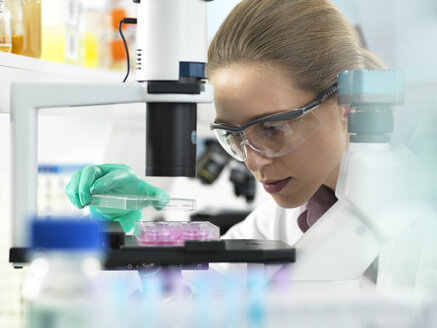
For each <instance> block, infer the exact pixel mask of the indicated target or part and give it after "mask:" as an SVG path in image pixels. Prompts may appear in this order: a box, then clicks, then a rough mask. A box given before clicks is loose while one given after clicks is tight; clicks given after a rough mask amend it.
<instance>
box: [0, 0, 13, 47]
mask: <svg viewBox="0 0 437 328" xmlns="http://www.w3.org/2000/svg"><path fill="white" fill-rule="evenodd" d="M11 50H12V26H11V13H10V12H9V10H7V9H6V7H5V4H4V1H3V0H0V51H3V52H11Z"/></svg>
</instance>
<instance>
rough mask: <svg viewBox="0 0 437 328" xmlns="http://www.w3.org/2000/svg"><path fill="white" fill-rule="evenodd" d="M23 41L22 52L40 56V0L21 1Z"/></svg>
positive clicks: (27, 54)
mask: <svg viewBox="0 0 437 328" xmlns="http://www.w3.org/2000/svg"><path fill="white" fill-rule="evenodd" d="M23 21H24V42H23V54H24V55H26V56H29V57H34V58H40V56H41V0H24V1H23Z"/></svg>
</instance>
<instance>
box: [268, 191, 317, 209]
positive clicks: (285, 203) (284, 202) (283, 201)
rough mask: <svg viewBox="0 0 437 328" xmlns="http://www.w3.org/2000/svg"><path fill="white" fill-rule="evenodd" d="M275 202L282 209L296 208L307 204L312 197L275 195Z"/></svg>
mask: <svg viewBox="0 0 437 328" xmlns="http://www.w3.org/2000/svg"><path fill="white" fill-rule="evenodd" d="M272 197H273V200H274V201H275V202H276V204H278V205H279V206H280V207H282V208H296V207H299V206H302V205H303V204H305V203H306V202H307V201H308V199H309V198H310V197H311V196H310V197H295V196H290V195H285V194H284V195H281V194H273V195H272Z"/></svg>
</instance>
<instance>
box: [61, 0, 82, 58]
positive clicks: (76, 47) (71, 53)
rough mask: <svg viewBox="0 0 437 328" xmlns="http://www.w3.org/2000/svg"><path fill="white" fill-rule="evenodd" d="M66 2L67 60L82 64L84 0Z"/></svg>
mask: <svg viewBox="0 0 437 328" xmlns="http://www.w3.org/2000/svg"><path fill="white" fill-rule="evenodd" d="M64 2H65V6H66V7H65V9H66V13H65V23H66V34H65V62H66V63H69V64H81V61H82V58H81V53H82V43H83V40H82V39H83V36H82V35H83V14H82V1H80V0H64Z"/></svg>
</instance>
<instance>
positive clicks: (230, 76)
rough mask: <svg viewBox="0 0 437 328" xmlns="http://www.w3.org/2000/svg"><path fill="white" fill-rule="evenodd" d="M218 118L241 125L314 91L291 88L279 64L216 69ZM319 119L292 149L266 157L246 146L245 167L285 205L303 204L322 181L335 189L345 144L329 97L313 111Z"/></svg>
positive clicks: (343, 119) (341, 117)
mask: <svg viewBox="0 0 437 328" xmlns="http://www.w3.org/2000/svg"><path fill="white" fill-rule="evenodd" d="M209 80H210V83H211V84H212V85H213V86H214V103H215V108H216V112H217V117H216V120H217V122H220V123H224V124H226V125H232V126H242V125H244V124H245V123H248V122H250V121H252V120H253V119H254V118H255V117H256V118H258V117H262V116H266V115H269V114H273V113H277V112H281V111H289V110H291V109H294V108H297V107H300V106H302V105H304V104H306V103H307V102H309V101H311V100H313V99H314V98H315V97H316V96H317V95H316V94H314V93H311V92H307V91H302V90H300V89H297V88H296V87H294V86H293V84H292V81H291V80H290V78H289V77H287V76H286V75H285V73H284V72H283V70H281V69H280V67H279V66H273V65H259V64H253V63H238V64H232V65H230V66H226V67H223V68H219V69H217V70H215V71H214V72H213V73H212V74H211V76H210V78H209ZM313 113H314V115H315V116H316V117H317V119H318V120H319V121H320V122H321V125H320V127H319V129H318V130H316V131H315V132H314V133H313V134H312V135H311V136H310V137H309V138H307V139H306V140H305V141H304V142H303V143H301V144H300V145H299V146H298V147H297V148H296V149H294V150H293V151H292V152H291V153H289V154H286V155H284V156H282V157H276V158H267V157H264V156H262V155H261V154H259V153H257V152H256V151H254V150H253V149H251V148H250V147H247V159H246V161H245V163H246V165H247V167H248V168H249V170H250V171H251V172H252V174H253V175H254V176H255V177H256V179H257V180H258V181H260V182H261V183H262V184H263V186H264V189H265V190H266V191H267V192H268V193H270V194H271V195H272V197H273V198H274V200H275V201H276V202H277V203H278V204H279V205H280V206H281V207H285V208H291V207H297V206H300V205H302V204H303V203H305V202H306V201H307V200H308V199H309V198H310V197H311V196H312V195H313V194H314V193H315V192H316V191H317V189H318V188H319V187H320V186H321V185H322V184H324V185H326V186H328V187H330V188H331V189H334V190H335V185H336V182H337V177H338V170H339V166H340V161H341V157H342V154H343V152H344V151H345V150H346V148H347V140H348V137H347V116H346V114H345V113H344V110H343V109H340V108H339V107H338V106H337V103H336V97H331V98H329V99H328V100H326V101H325V102H324V103H323V104H322V105H320V106H319V107H318V108H316V109H315V110H314V112H313Z"/></svg>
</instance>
